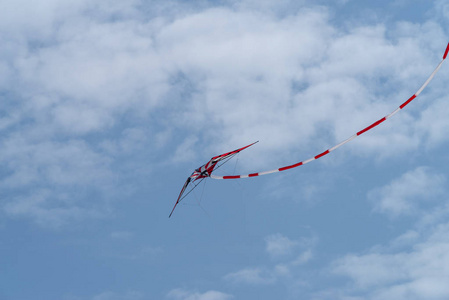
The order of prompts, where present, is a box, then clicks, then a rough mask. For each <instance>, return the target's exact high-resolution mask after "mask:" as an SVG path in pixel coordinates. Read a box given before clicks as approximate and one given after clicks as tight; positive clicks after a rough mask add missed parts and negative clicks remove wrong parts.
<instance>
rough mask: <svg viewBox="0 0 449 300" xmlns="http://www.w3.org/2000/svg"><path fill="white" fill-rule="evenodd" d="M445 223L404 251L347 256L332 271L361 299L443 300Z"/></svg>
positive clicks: (448, 274) (446, 264) (446, 275)
mask: <svg viewBox="0 0 449 300" xmlns="http://www.w3.org/2000/svg"><path fill="white" fill-rule="evenodd" d="M448 229H449V225H448V224H447V223H444V224H440V225H439V226H438V227H436V228H435V230H434V231H433V232H431V233H428V234H426V235H425V236H424V237H423V238H421V239H420V241H419V242H418V243H415V241H416V239H413V240H411V242H410V243H409V246H411V247H410V248H409V250H407V251H398V252H396V251H392V252H387V253H385V252H384V253H382V252H378V251H371V252H370V253H367V254H360V255H356V254H350V255H347V256H345V257H343V258H341V259H339V260H337V261H336V262H335V263H334V265H333V271H334V272H335V273H337V274H340V275H345V276H347V277H349V278H350V279H351V281H352V283H353V285H354V286H352V287H351V289H354V290H353V292H350V291H346V294H354V295H362V297H363V298H364V299H385V300H388V299H396V300H400V299H444V298H445V297H446V295H447V294H448V292H449V288H448V286H447V284H446V282H447V280H448V278H449V272H448V270H449V268H448V267H449V256H448V253H449V252H448V249H449V243H448V239H447V236H448Z"/></svg>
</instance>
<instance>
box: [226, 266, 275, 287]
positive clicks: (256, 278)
mask: <svg viewBox="0 0 449 300" xmlns="http://www.w3.org/2000/svg"><path fill="white" fill-rule="evenodd" d="M224 279H225V280H228V281H231V282H233V283H236V284H251V285H259V284H262V285H265V284H273V283H275V282H276V277H275V276H273V273H272V272H271V270H266V269H263V268H246V269H243V270H240V271H237V272H234V273H230V274H227V275H226V276H225V277H224Z"/></svg>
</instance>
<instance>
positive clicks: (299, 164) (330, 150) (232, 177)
mask: <svg viewBox="0 0 449 300" xmlns="http://www.w3.org/2000/svg"><path fill="white" fill-rule="evenodd" d="M448 52H449V44H448V45H447V47H446V51H445V52H444V55H443V59H442V60H441V62H440V63H439V64H438V66H437V67H436V68H435V70H434V71H433V72H432V74H430V76H429V78H427V80H426V82H424V84H423V85H422V86H421V87H420V88H419V90H418V91H417V92H416V93H415V94H413V96H411V97H410V98H409V99H408V100H407V101H405V102H404V103H402V104H401V105H400V106H399V107H398V108H396V110H394V111H393V112H391V113H390V114H388V115H386V116H385V117H383V118H381V119H379V120H377V121H376V122H374V123H373V124H371V125H369V126H367V127H365V128H364V129H362V130H360V131H358V132H357V133H356V134H354V135H353V136H351V137H349V138H348V139H346V140H344V141H342V142H341V143H340V144H338V145H335V146H334V147H332V148H329V149H327V150H326V151H324V152H321V153H319V154H317V155H315V156H313V157H311V158H309V159H307V160H304V161H300V162H298V163H295V164H292V165H288V166H285V167H281V168H278V169H274V170H269V171H264V172H257V173H251V174H246V175H230V176H216V175H210V177H212V178H214V179H239V178H248V177H256V176H261V175H266V174H271V173H276V172H282V171H285V170H290V169H293V168H296V167H299V166H302V165H305V164H307V163H309V162H311V161H313V160H316V159H318V158H320V157H323V156H325V155H326V154H329V153H330V152H332V151H334V150H335V149H337V148H340V147H341V146H343V145H344V144H346V143H349V142H350V141H352V140H353V139H355V138H356V137H358V136H360V135H362V134H363V133H365V132H367V131H369V130H371V129H373V128H374V127H376V126H377V125H379V124H381V123H382V122H384V121H386V120H387V119H389V118H391V117H392V116H394V115H395V114H396V113H398V112H399V111H401V110H402V109H403V108H404V107H405V106H407V105H408V104H409V103H410V102H412V101H413V100H414V99H415V98H416V97H418V96H419V94H421V92H422V91H423V90H424V89H425V88H426V86H427V85H428V84H429V83H430V81H431V80H432V79H433V77H434V76H435V74H436V73H437V72H438V70H439V69H440V68H441V65H442V64H443V62H444V60H445V59H446V57H447V55H448Z"/></svg>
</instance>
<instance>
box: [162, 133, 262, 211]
mask: <svg viewBox="0 0 449 300" xmlns="http://www.w3.org/2000/svg"><path fill="white" fill-rule="evenodd" d="M255 143H257V142H254V143H252V144H249V145H247V146H245V147H242V148H239V149H236V150H234V151H231V152H227V153H223V154H220V155H217V156H214V157H212V158H211V159H210V160H209V161H208V162H207V163H205V164H204V165H202V166H201V167H199V168H197V169H195V171H193V173H192V175H190V176H189V177H188V178H187V180H186V182H185V183H184V186H183V187H182V190H181V192H180V193H179V196H178V199H177V200H176V203H175V206H174V207H173V209H172V211H171V213H170V215H169V216H168V217H171V215H172V214H173V211H174V210H175V208H176V205H178V203H179V202H180V201H181V200H182V199H183V198H184V197H185V196H187V195H185V196H184V197H183V195H184V192H185V191H186V189H187V187H188V186H189V184H190V183H192V184H193V183H194V182H195V181H197V180H198V179H204V178H207V177H210V176H211V175H212V172H213V171H214V170H215V169H216V168H218V167H219V166H218V167H217V165H218V164H219V163H220V162H223V163H222V164H224V163H225V162H226V161H228V160H229V159H231V158H232V157H233V156H234V155H236V154H238V153H239V152H240V151H242V150H244V149H246V148H248V147H250V146H252V145H254V144H255ZM222 164H221V165H222ZM196 186H197V185H195V186H194V187H193V188H192V189H191V190H190V191H189V193H190V192H191V191H192V190H193V189H194V188H195V187H196Z"/></svg>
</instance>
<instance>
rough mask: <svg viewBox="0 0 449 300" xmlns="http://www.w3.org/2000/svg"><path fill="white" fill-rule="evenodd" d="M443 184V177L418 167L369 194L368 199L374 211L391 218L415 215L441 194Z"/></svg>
mask: <svg viewBox="0 0 449 300" xmlns="http://www.w3.org/2000/svg"><path fill="white" fill-rule="evenodd" d="M444 184H445V176H444V175H442V174H438V173H435V172H434V171H432V170H431V169H429V168H426V167H419V168H416V169H415V170H413V171H409V172H407V173H405V174H403V175H402V176H401V177H399V178H396V179H394V180H392V182H391V183H390V184H388V185H385V186H383V187H381V188H377V189H375V190H373V191H371V192H369V193H368V198H369V199H370V201H371V202H372V203H373V205H374V207H375V210H376V211H379V212H382V213H386V214H389V215H392V216H400V215H409V214H415V213H418V212H420V211H421V212H422V211H423V208H425V207H426V206H428V202H431V201H432V200H434V199H438V198H439V197H438V196H441V195H442V194H443V191H444V190H445V189H444ZM426 202H427V203H426ZM423 205H424V207H423Z"/></svg>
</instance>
